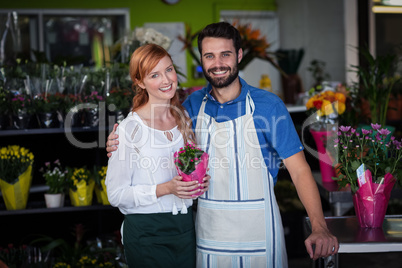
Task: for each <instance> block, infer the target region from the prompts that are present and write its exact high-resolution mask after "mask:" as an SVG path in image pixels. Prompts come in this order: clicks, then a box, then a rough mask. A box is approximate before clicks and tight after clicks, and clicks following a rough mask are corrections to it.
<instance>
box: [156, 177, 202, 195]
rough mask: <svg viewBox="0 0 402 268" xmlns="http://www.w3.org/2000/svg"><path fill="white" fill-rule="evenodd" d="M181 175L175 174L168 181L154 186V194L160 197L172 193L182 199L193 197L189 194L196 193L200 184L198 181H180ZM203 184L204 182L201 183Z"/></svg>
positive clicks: (198, 191) (199, 190)
mask: <svg viewBox="0 0 402 268" xmlns="http://www.w3.org/2000/svg"><path fill="white" fill-rule="evenodd" d="M182 180H183V177H181V176H175V177H173V179H171V180H170V181H168V182H165V183H161V184H158V185H157V186H156V196H157V197H161V196H163V195H167V194H174V195H175V196H177V197H179V198H183V199H191V198H193V197H192V196H191V195H198V194H199V193H200V192H201V191H202V190H201V189H196V188H198V187H200V186H201V184H199V183H198V181H182ZM203 184H204V183H203Z"/></svg>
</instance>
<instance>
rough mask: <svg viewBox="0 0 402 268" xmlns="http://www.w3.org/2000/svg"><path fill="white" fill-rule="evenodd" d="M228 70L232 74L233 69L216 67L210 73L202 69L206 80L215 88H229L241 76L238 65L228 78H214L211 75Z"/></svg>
mask: <svg viewBox="0 0 402 268" xmlns="http://www.w3.org/2000/svg"><path fill="white" fill-rule="evenodd" d="M226 70H228V71H229V72H230V70H231V69H230V68H229V67H225V68H218V67H216V68H211V69H209V70H208V71H205V69H204V68H202V72H203V73H204V76H205V78H206V79H207V81H208V82H209V83H210V84H211V85H212V86H213V87H214V88H224V87H227V86H229V85H230V84H232V82H233V81H234V80H235V79H236V78H237V77H238V75H239V69H238V68H237V64H236V65H235V66H234V67H233V71H232V72H230V73H229V76H228V77H221V78H212V76H210V75H209V73H210V72H216V71H226Z"/></svg>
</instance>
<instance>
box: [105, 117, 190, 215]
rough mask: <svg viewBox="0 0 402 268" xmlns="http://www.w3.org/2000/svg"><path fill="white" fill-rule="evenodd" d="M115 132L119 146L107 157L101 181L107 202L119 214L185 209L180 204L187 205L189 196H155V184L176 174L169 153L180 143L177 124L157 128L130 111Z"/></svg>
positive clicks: (183, 211) (181, 139) (179, 145)
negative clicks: (106, 164) (117, 210)
mask: <svg viewBox="0 0 402 268" xmlns="http://www.w3.org/2000/svg"><path fill="white" fill-rule="evenodd" d="M116 134H118V135H119V146H118V148H117V150H116V151H114V152H113V153H112V156H111V157H110V158H109V162H108V168H107V174H106V181H105V184H106V190H107V195H108V199H109V202H110V204H111V205H112V206H114V207H118V208H119V210H120V211H121V213H123V214H135V213H141V214H147V213H159V212H172V213H173V214H175V213H176V211H179V213H180V211H181V212H182V213H186V209H184V210H182V208H184V207H186V208H188V207H189V206H191V205H192V203H193V200H192V199H180V198H178V197H177V196H175V195H173V194H169V195H164V196H161V197H160V198H157V197H156V185H157V184H161V183H164V182H167V181H170V180H171V179H172V178H173V177H174V176H177V171H176V168H175V165H174V162H173V153H174V152H176V151H178V150H179V149H180V148H181V147H183V145H184V142H183V136H182V134H181V133H180V131H179V129H178V127H177V126H176V127H174V128H173V129H171V130H168V131H162V130H157V129H154V128H151V127H149V126H147V125H146V124H145V123H144V122H143V121H142V120H141V118H140V117H139V116H138V114H137V113H132V112H130V113H129V115H128V116H127V118H125V119H124V120H123V121H122V122H121V123H120V125H119V126H118V128H117V130H116ZM168 137H169V138H170V139H171V140H169V138H168Z"/></svg>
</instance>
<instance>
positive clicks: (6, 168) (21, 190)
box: [0, 145, 34, 210]
mask: <svg viewBox="0 0 402 268" xmlns="http://www.w3.org/2000/svg"><path fill="white" fill-rule="evenodd" d="M33 162H34V155H33V153H32V152H30V151H29V149H26V148H24V147H20V146H19V145H9V146H7V147H3V148H1V149H0V189H1V193H2V195H3V199H4V203H5V204H6V208H7V210H16V209H25V207H26V205H27V201H28V195H29V189H30V187H31V182H32V165H33Z"/></svg>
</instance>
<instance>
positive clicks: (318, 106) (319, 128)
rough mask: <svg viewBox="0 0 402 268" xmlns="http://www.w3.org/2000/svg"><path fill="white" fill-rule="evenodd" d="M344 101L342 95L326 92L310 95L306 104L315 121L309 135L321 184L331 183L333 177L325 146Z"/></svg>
mask: <svg viewBox="0 0 402 268" xmlns="http://www.w3.org/2000/svg"><path fill="white" fill-rule="evenodd" d="M345 100H346V97H345V95H344V94H343V93H341V92H334V91H331V90H327V91H324V92H320V93H318V94H314V95H312V96H311V98H310V99H309V100H308V101H307V104H306V108H307V112H308V113H309V114H311V116H313V117H314V119H315V122H314V123H313V124H311V125H310V133H311V135H312V136H313V138H314V141H315V144H316V146H317V151H318V159H319V164H320V171H321V178H322V182H330V183H331V182H333V180H332V177H334V176H335V169H334V167H333V166H332V163H333V160H332V159H331V155H330V153H329V150H327V148H326V144H327V141H328V139H329V137H330V136H331V135H332V134H333V129H331V128H332V126H333V125H334V124H335V123H336V122H337V120H338V117H339V115H341V114H343V113H344V112H345Z"/></svg>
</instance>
